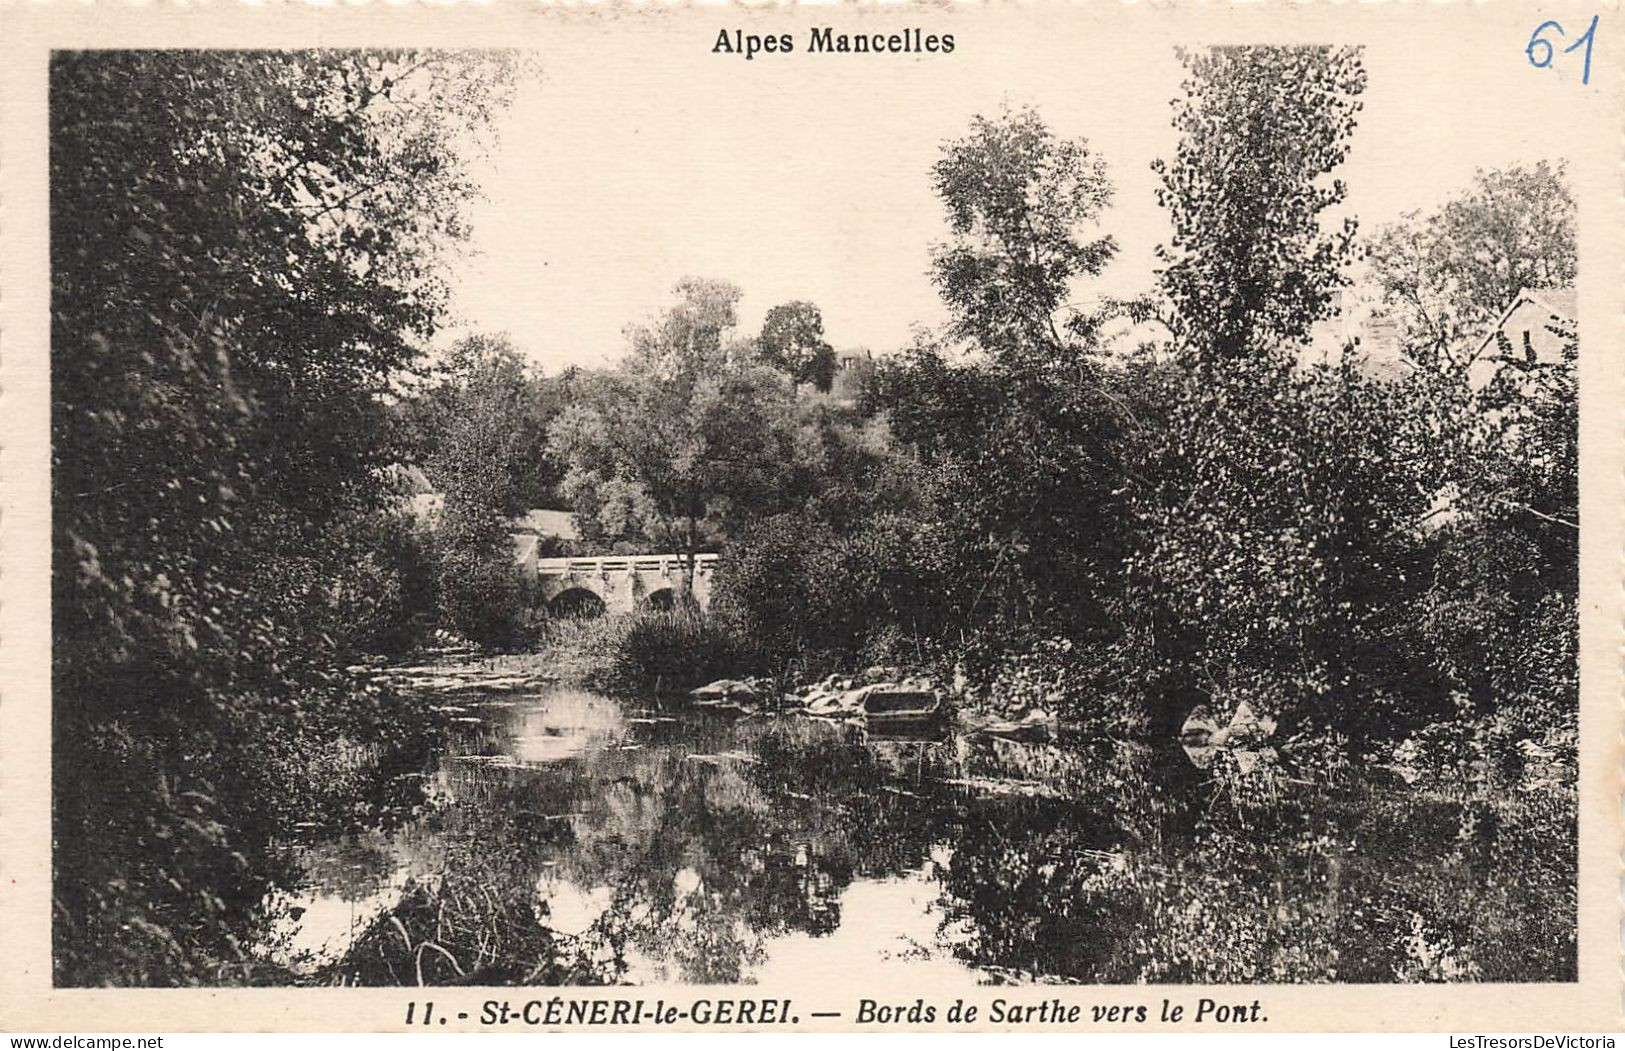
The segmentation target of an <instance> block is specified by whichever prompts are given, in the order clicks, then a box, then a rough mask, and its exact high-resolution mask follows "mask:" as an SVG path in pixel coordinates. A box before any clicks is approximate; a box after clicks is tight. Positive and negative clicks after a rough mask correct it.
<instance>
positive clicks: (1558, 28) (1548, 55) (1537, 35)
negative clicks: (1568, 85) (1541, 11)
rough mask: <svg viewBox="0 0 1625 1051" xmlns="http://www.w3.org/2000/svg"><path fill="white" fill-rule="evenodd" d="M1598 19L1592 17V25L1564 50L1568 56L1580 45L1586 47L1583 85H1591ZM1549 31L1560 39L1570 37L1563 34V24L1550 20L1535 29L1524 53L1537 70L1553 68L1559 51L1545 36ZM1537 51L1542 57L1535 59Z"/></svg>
mask: <svg viewBox="0 0 1625 1051" xmlns="http://www.w3.org/2000/svg"><path fill="white" fill-rule="evenodd" d="M1598 17H1599V16H1598V15H1592V16H1591V24H1590V25H1589V26H1587V27H1586V31H1585V32H1584V33H1582V34H1580V36H1579V38H1578V39H1577V40H1575V41H1574V43H1572V44H1570V45H1569V46H1568V47H1566V48H1564V49H1563V54H1565V55H1566V54H1568V53H1569V52H1570V51H1574V50H1577V49H1578V48H1579V47H1580V45H1582V44H1584V45H1585V49H1586V57H1585V67H1584V69H1583V70H1582V72H1581V74H1580V83H1582V84H1589V83H1591V49H1592V47H1593V45H1595V44H1596V42H1597V19H1598ZM1548 30H1550V31H1551V32H1553V33H1556V34H1557V36H1559V37H1564V36H1567V35H1568V34H1567V33H1565V32H1563V27H1562V25H1561V24H1559V23H1558V22H1555V21H1553V20H1550V19H1548V20H1547V21H1545V22H1542V23H1541V24H1540V25H1538V26H1536V27H1535V31H1534V32H1533V33H1531V34H1530V35H1529V46H1528V47H1525V48H1524V49H1523V53H1524V54H1525V55H1527V56H1529V64H1530V65H1531V66H1534V67H1535V68H1536V69H1546V68H1548V67H1549V66H1551V64H1552V59H1553V58H1554V57H1556V54H1557V49H1556V48H1555V47H1554V46H1553V45H1552V42H1551V41H1550V40H1548V39H1546V37H1545V35H1544V34H1545V33H1546V32H1547V31H1548ZM1538 49H1544V50H1538ZM1537 50H1538V53H1539V55H1540V57H1539V58H1536V57H1535V56H1536V54H1537Z"/></svg>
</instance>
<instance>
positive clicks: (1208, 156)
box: [1152, 47, 1366, 362]
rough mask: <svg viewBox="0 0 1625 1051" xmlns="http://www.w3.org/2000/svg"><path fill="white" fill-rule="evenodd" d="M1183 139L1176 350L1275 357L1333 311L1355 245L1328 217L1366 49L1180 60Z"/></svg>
mask: <svg viewBox="0 0 1625 1051" xmlns="http://www.w3.org/2000/svg"><path fill="white" fill-rule="evenodd" d="M1180 57H1181V59H1182V60H1183V61H1184V63H1185V67H1186V69H1187V70H1188V72H1189V78H1188V79H1187V80H1186V81H1185V82H1184V84H1183V85H1182V86H1183V90H1184V95H1183V96H1182V97H1181V98H1179V99H1177V100H1175V102H1174V118H1173V123H1174V127H1175V128H1176V129H1177V130H1178V131H1179V133H1180V139H1179V145H1178V147H1177V148H1176V150H1175V152H1174V158H1173V160H1172V161H1162V160H1159V161H1157V162H1155V163H1154V164H1153V165H1152V169H1153V170H1154V171H1155V172H1157V174H1158V175H1160V176H1161V178H1162V187H1161V189H1159V190H1158V192H1157V199H1158V202H1159V203H1160V204H1161V205H1162V206H1163V207H1164V208H1166V209H1167V210H1168V216H1169V219H1170V220H1171V221H1172V224H1173V228H1174V234H1173V239H1172V241H1171V243H1170V244H1169V245H1166V246H1162V247H1160V248H1159V249H1158V257H1159V258H1160V259H1161V260H1162V262H1163V264H1164V266H1163V269H1162V272H1161V274H1160V275H1159V284H1160V287H1161V292H1162V294H1163V296H1164V297H1165V298H1166V299H1167V301H1168V304H1169V306H1170V308H1171V311H1170V314H1169V316H1168V318H1167V320H1168V321H1169V323H1170V326H1171V327H1172V328H1173V329H1174V332H1175V336H1176V345H1177V346H1178V347H1180V348H1181V349H1183V350H1185V351H1187V352H1188V353H1190V354H1191V355H1194V357H1195V358H1196V359H1197V360H1200V361H1204V362H1220V361H1226V360H1233V359H1236V358H1242V357H1248V356H1256V355H1258V354H1267V353H1270V352H1273V351H1276V350H1279V349H1280V348H1282V347H1283V346H1290V345H1292V344H1295V343H1299V342H1301V341H1302V340H1303V339H1304V338H1305V337H1306V336H1307V335H1308V333H1309V329H1310V327H1311V326H1312V325H1314V323H1315V322H1317V321H1319V320H1321V319H1322V318H1325V317H1327V316H1329V315H1330V312H1331V311H1332V310H1333V308H1334V298H1333V297H1334V293H1335V292H1336V291H1337V289H1338V288H1339V287H1340V286H1341V283H1342V268H1343V266H1344V265H1345V264H1346V262H1347V260H1348V257H1349V252H1350V249H1351V245H1352V242H1353V238H1354V231H1355V225H1354V220H1353V219H1346V220H1344V222H1343V223H1342V226H1341V229H1340V230H1338V231H1336V232H1334V233H1332V234H1327V233H1325V232H1323V230H1322V216H1323V213H1324V212H1325V211H1326V210H1327V209H1328V208H1331V207H1333V206H1335V205H1337V204H1339V203H1341V202H1342V200H1343V198H1344V196H1345V193H1346V188H1345V186H1344V184H1343V182H1342V180H1341V179H1336V178H1332V177H1331V172H1332V171H1333V170H1335V169H1336V168H1337V166H1338V165H1340V164H1341V163H1342V162H1343V160H1344V158H1345V157H1346V156H1347V154H1348V143H1349V136H1350V135H1351V134H1352V132H1353V131H1354V126H1355V120H1356V117H1357V115H1358V114H1359V112H1360V106H1361V103H1360V101H1359V96H1360V94H1361V92H1363V91H1364V90H1365V82H1366V74H1365V69H1364V67H1363V66H1362V65H1361V63H1360V56H1359V50H1358V49H1357V48H1325V47H1217V48H1211V49H1208V50H1206V51H1195V52H1186V51H1181V52H1180Z"/></svg>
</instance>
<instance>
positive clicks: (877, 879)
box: [273, 689, 1563, 985]
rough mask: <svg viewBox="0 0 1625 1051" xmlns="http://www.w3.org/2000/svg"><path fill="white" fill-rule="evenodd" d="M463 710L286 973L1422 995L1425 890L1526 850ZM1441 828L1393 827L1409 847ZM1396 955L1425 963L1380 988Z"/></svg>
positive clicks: (934, 759) (936, 754)
mask: <svg viewBox="0 0 1625 1051" xmlns="http://www.w3.org/2000/svg"><path fill="white" fill-rule="evenodd" d="M476 710H477V714H478V718H476V719H474V720H472V721H467V722H462V723H459V724H457V727H458V729H457V730H456V731H455V733H454V734H453V737H452V739H451V740H450V741H449V743H448V748H447V750H446V753H445V756H444V757H443V759H442V760H441V761H440V762H439V764H438V767H437V769H436V770H435V772H434V774H433V777H432V779H431V781H430V791H431V795H432V797H433V805H432V806H430V807H429V808H428V809H427V810H426V812H425V814H424V816H423V817H422V818H421V819H420V820H418V821H417V822H416V823H414V824H412V825H409V826H408V827H406V828H404V829H401V830H399V831H397V832H395V833H394V834H391V835H388V836H385V835H373V836H370V837H356V838H352V839H349V840H345V841H342V842H329V843H319V844H314V845H310V846H308V847H306V848H304V849H302V850H301V851H300V852H299V857H298V860H299V862H300V864H301V865H302V868H303V871H304V873H305V880H304V884H303V886H302V888H301V889H300V890H299V891H298V892H297V893H296V894H294V895H292V896H291V897H289V898H288V899H287V900H285V901H284V902H282V903H281V904H285V905H289V906H291V907H292V908H291V910H289V911H288V913H287V917H288V918H286V919H284V920H282V921H281V924H282V925H281V927H279V928H278V930H277V931H276V932H275V936H274V939H273V940H274V941H275V942H277V943H278V946H279V947H278V949H277V952H278V953H279V958H280V959H281V961H282V962H285V963H286V964H287V965H289V966H291V967H294V968H296V969H298V970H300V971H301V972H302V973H304V974H305V975H306V977H307V979H309V980H316V981H326V982H337V983H356V984H407V985H410V984H418V983H424V984H455V983H463V982H467V983H481V984H501V983H515V982H523V983H570V984H588V983H611V982H619V983H648V982H661V981H677V982H694V983H734V982H760V981H771V980H774V979H776V978H781V977H783V978H788V977H789V976H791V975H795V976H797V978H798V981H802V982H804V981H805V976H807V975H809V974H811V975H819V974H825V975H827V976H828V978H829V980H830V981H832V982H833V981H839V982H840V983H842V984H844V985H851V984H853V983H866V982H871V981H872V982H876V983H886V984H895V983H896V982H898V981H899V980H904V979H911V980H912V979H918V978H925V979H927V980H940V979H942V978H946V977H958V978H964V977H973V978H975V979H978V980H982V981H1021V982H1030V981H1040V980H1086V981H1113V982H1132V981H1145V980H1150V979H1165V980H1170V981H1238V980H1251V981H1263V980H1275V981H1303V980H1336V979H1339V978H1342V979H1344V980H1367V981H1389V980H1393V979H1394V978H1395V977H1404V978H1417V977H1420V978H1428V977H1437V975H1434V974H1433V973H1431V972H1429V971H1427V970H1426V968H1427V967H1428V966H1432V964H1429V960H1430V959H1431V960H1433V961H1435V963H1436V961H1437V960H1438V959H1440V958H1444V955H1443V950H1438V951H1434V950H1433V949H1430V948H1429V946H1432V945H1434V944H1435V943H1437V944H1441V945H1446V946H1447V947H1448V945H1449V944H1456V943H1460V942H1462V941H1463V940H1464V939H1468V940H1470V939H1472V938H1476V937H1479V936H1480V934H1479V933H1478V932H1476V931H1472V930H1465V931H1464V930H1455V931H1445V932H1443V933H1441V932H1439V931H1438V930H1435V929H1434V927H1429V926H1427V924H1429V923H1432V922H1433V921H1432V920H1431V919H1427V917H1432V916H1435V915H1437V914H1440V913H1441V912H1448V911H1449V908H1450V907H1452V906H1450V903H1448V902H1445V903H1441V902H1439V901H1432V902H1429V901H1425V900H1422V899H1423V898H1425V897H1426V893H1427V890H1426V888H1428V887H1437V886H1451V885H1461V886H1464V887H1465V888H1466V889H1465V890H1464V893H1468V894H1469V895H1472V894H1476V893H1478V891H1479V888H1478V886H1477V884H1475V883H1474V881H1477V883H1480V884H1481V883H1483V882H1484V880H1485V879H1486V878H1487V876H1486V874H1487V873H1491V872H1493V871H1496V870H1495V869H1493V868H1492V866H1493V865H1505V864H1507V863H1508V861H1509V860H1514V859H1512V858H1510V856H1509V851H1514V849H1515V848H1514V844H1516V843H1517V842H1518V840H1516V839H1514V838H1511V837H1512V836H1513V835H1514V834H1516V830H1514V829H1512V828H1510V827H1509V828H1508V829H1506V830H1505V831H1506V832H1507V833H1508V835H1507V836H1504V837H1501V838H1499V839H1494V841H1493V843H1491V844H1490V846H1488V847H1486V846H1485V845H1484V843H1479V844H1478V845H1477V846H1476V847H1474V848H1473V850H1472V851H1468V850H1467V849H1466V848H1465V847H1464V848H1463V849H1462V850H1459V851H1455V852H1454V853H1452V852H1451V851H1444V852H1443V853H1441V852H1440V851H1439V850H1437V849H1435V850H1433V851H1432V853H1431V854H1429V853H1427V852H1420V853H1414V854H1412V855H1410V857H1414V858H1419V859H1422V860H1419V861H1415V862H1412V861H1405V862H1404V863H1403V864H1400V865H1398V866H1395V865H1394V864H1393V862H1392V860H1391V859H1388V860H1382V859H1378V860H1377V861H1372V862H1370V863H1362V862H1361V860H1360V858H1361V854H1360V852H1359V851H1358V850H1357V849H1356V848H1355V846H1354V844H1355V843H1356V842H1357V841H1358V840H1359V837H1360V836H1362V835H1365V836H1368V837H1369V836H1370V835H1372V834H1376V832H1377V830H1376V829H1367V828H1366V827H1365V826H1370V825H1375V826H1377V829H1381V828H1383V827H1384V826H1385V822H1384V820H1383V819H1382V818H1380V817H1373V816H1372V815H1373V814H1374V811H1373V808H1372V807H1371V806H1370V805H1369V803H1370V801H1369V799H1366V800H1364V801H1361V802H1358V804H1357V803H1356V802H1355V801H1352V800H1350V801H1345V802H1344V803H1343V804H1338V802H1337V801H1336V800H1335V799H1332V800H1328V801H1322V803H1323V804H1324V805H1321V804H1317V806H1319V807H1320V808H1319V809H1317V810H1315V811H1314V812H1313V813H1311V812H1310V810H1309V809H1308V808H1307V807H1299V808H1298V809H1297V810H1292V809H1291V808H1288V809H1287V810H1284V811H1282V812H1281V813H1277V814H1275V815H1273V816H1272V818H1271V820H1274V821H1277V822H1279V823H1280V827H1279V828H1278V829H1273V830H1272V831H1271V834H1270V835H1268V836H1260V835H1258V834H1257V830H1256V829H1255V828H1243V827H1239V826H1238V827H1230V826H1229V825H1227V824H1226V822H1227V821H1229V820H1231V819H1230V818H1226V817H1225V816H1224V813H1223V812H1222V811H1221V812H1210V807H1209V804H1210V803H1211V797H1205V795H1204V793H1202V792H1189V791H1185V790H1183V788H1179V789H1177V790H1171V789H1170V787H1169V781H1168V780H1167V779H1166V778H1162V777H1160V776H1159V774H1158V757H1157V756H1154V755H1151V754H1149V753H1148V752H1147V751H1146V750H1144V749H1136V748H1132V747H1124V746H1119V745H1113V744H1110V743H1105V744H1102V745H1101V746H1100V747H1098V748H1094V749H1084V750H1080V749H1078V748H1068V749H1062V748H1057V747H1054V746H1049V745H1039V744H1024V743H1017V742H1011V741H1005V740H999V739H988V738H981V739H968V738H965V737H962V736H959V735H944V736H942V737H941V739H936V740H920V739H891V740H884V739H878V738H872V737H869V736H868V735H866V734H865V732H864V730H863V728H862V727H861V726H855V725H850V724H836V723H828V722H822V721H818V720H812V719H806V718H801V717H796V716H742V717H741V716H719V715H714V714H704V713H696V712H693V711H665V710H660V709H657V708H640V707H636V706H633V705H629V704H623V703H621V702H618V701H614V700H611V699H609V698H605V697H602V696H597V695H593V694H590V693H586V692H582V691H579V690H572V689H551V690H547V691H545V692H542V693H539V694H536V695H534V696H527V697H524V698H520V699H512V698H509V699H504V700H500V701H493V702H492V703H487V704H482V705H479V706H478V707H477V709H476ZM1338 805H1343V806H1344V812H1342V813H1341V814H1339V812H1338V811H1337V806H1338ZM1461 813H1462V808H1461V806H1460V805H1459V804H1457V803H1448V802H1440V803H1438V804H1437V805H1435V806H1432V807H1431V808H1430V807H1426V806H1421V805H1416V806H1413V807H1412V808H1411V810H1410V811H1407V812H1405V813H1404V814H1401V815H1400V816H1399V820H1398V822H1397V825H1398V827H1403V828H1410V829H1413V830H1414V831H1413V832H1412V833H1411V834H1412V835H1414V836H1415V837H1416V838H1417V839H1419V840H1427V838H1428V837H1429V836H1430V835H1431V834H1433V833H1434V827H1435V826H1436V825H1439V823H1440V822H1442V823H1443V826H1442V827H1441V831H1440V833H1439V834H1441V835H1444V834H1453V833H1454V826H1451V825H1450V822H1452V821H1455V820H1456V818H1457V817H1458V816H1459V815H1460V814H1461ZM1547 823H1548V824H1549V822H1547ZM1538 824H1540V823H1539V822H1536V823H1532V824H1531V827H1534V826H1535V825H1538ZM1558 827H1561V826H1558ZM1475 828H1482V825H1479V826H1475ZM1382 834H1386V835H1389V836H1392V835H1395V834H1396V832H1395V831H1393V829H1391V828H1390V829H1389V830H1388V831H1386V832H1385V833H1382ZM1485 835H1486V834H1485V833H1482V832H1480V833H1479V834H1478V836H1479V839H1480V840H1484V839H1485ZM1503 839H1504V840H1505V842H1502V840H1503ZM1485 842H1487V843H1488V842H1490V841H1489V840H1485ZM1469 845H1471V844H1469ZM1548 847H1552V848H1553V849H1554V853H1556V854H1559V855H1560V854H1561V849H1560V848H1561V845H1548ZM1524 849H1526V850H1535V849H1538V848H1535V847H1533V845H1530V846H1527V847H1525V848H1524ZM1537 856H1538V855H1537ZM1516 860H1517V863H1519V864H1521V865H1523V866H1524V867H1525V868H1527V867H1528V863H1529V858H1527V857H1523V858H1520V859H1516ZM1441 879H1442V880H1444V881H1445V882H1443V883H1440V880H1441ZM1450 880H1454V881H1455V884H1451V883H1450V882H1449V881H1450ZM1430 881H1431V882H1430ZM1464 881H1465V882H1464ZM1510 906H1511V907H1515V908H1537V907H1544V906H1543V905H1542V904H1541V903H1540V902H1537V901H1533V900H1532V901H1531V902H1529V903H1526V904H1523V905H1520V904H1518V903H1516V902H1512V903H1510ZM1413 916H1415V917H1424V919H1422V920H1416V919H1413ZM1419 923H1420V924H1422V926H1421V927H1418V926H1417V924H1419ZM1416 931H1421V933H1415V932H1416ZM1496 935H1497V932H1496V931H1495V930H1491V929H1486V930H1485V931H1484V932H1482V937H1484V938H1485V939H1486V940H1488V939H1490V938H1492V937H1495V936H1496ZM1406 937H1411V938H1412V942H1405V941H1404V939H1405V938H1406ZM1428 938H1433V939H1434V942H1428V941H1427V940H1426V939H1428ZM1452 938H1453V939H1455V942H1454V943H1452V942H1450V939H1452ZM1413 943H1415V944H1420V945H1421V946H1422V949H1421V950H1420V951H1419V953H1413V954H1412V955H1418V956H1419V959H1420V960H1421V963H1420V964H1419V966H1421V967H1422V968H1423V970H1422V971H1420V972H1417V973H1405V972H1401V971H1400V970H1399V968H1400V966H1402V965H1404V964H1405V960H1406V959H1407V957H1406V956H1405V953H1407V952H1410V951H1411V950H1410V949H1408V948H1407V946H1409V945H1412V944H1413ZM1427 952H1433V955H1432V957H1429V956H1428V955H1427ZM1396 959H1397V960H1398V962H1397V963H1396ZM1555 959H1556V962H1555V964H1554V966H1556V967H1558V968H1561V967H1562V966H1563V962H1562V957H1561V955H1559V956H1558V957H1556V958H1555ZM1442 976H1443V977H1460V976H1459V975H1448V974H1446V975H1442ZM1471 976H1472V975H1469V977H1471ZM815 980H817V979H815Z"/></svg>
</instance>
